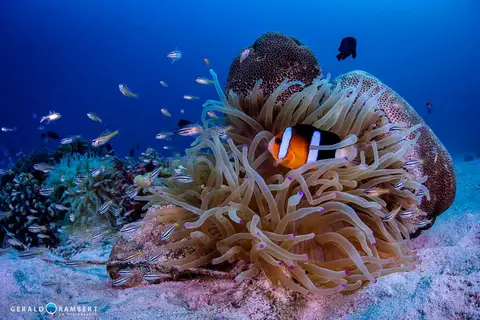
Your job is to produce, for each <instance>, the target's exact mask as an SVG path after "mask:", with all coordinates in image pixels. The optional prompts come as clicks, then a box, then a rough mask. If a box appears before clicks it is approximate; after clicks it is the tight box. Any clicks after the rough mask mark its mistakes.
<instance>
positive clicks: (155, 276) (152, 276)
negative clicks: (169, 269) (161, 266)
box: [143, 271, 172, 282]
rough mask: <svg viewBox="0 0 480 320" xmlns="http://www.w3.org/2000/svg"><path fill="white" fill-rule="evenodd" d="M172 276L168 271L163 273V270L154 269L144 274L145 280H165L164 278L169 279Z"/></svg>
mask: <svg viewBox="0 0 480 320" xmlns="http://www.w3.org/2000/svg"><path fill="white" fill-rule="evenodd" d="M171 277H172V276H171V275H170V274H168V273H161V272H158V271H153V272H149V273H145V274H144V275H143V280H145V281H149V282H150V281H158V280H163V279H169V278H171Z"/></svg>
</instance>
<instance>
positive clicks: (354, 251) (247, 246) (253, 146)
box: [137, 71, 430, 295]
mask: <svg viewBox="0 0 480 320" xmlns="http://www.w3.org/2000/svg"><path fill="white" fill-rule="evenodd" d="M211 74H212V76H213V79H214V81H215V85H216V88H217V92H218V94H219V96H220V100H221V101H220V102H218V101H207V102H206V103H205V104H204V109H203V113H202V120H203V123H204V129H205V130H204V132H203V134H202V135H201V136H200V137H199V138H198V139H197V140H196V141H195V143H194V145H193V147H192V148H190V149H188V150H187V151H186V157H184V158H183V159H182V160H181V164H182V165H183V167H185V168H186V173H187V174H189V175H191V176H192V177H193V182H191V183H181V182H178V181H176V180H174V179H172V180H165V181H164V186H160V187H152V188H150V189H149V191H150V193H152V195H148V196H142V197H138V198H137V199H138V200H143V201H149V203H148V204H147V205H146V207H148V206H151V205H154V204H157V203H161V204H173V205H175V206H176V207H175V208H162V209H158V210H152V212H151V214H150V216H149V218H150V219H151V218H153V219H154V221H155V222H156V223H160V224H164V225H165V226H164V229H166V228H169V224H172V223H178V227H177V229H176V230H175V231H174V232H173V233H172V235H171V237H170V238H169V239H168V240H167V241H166V242H163V241H161V243H160V245H159V246H158V248H156V249H157V250H158V252H160V258H159V259H158V260H159V261H162V265H164V266H170V267H173V268H175V269H176V270H177V271H181V270H185V269H188V268H196V267H201V266H205V265H208V264H213V265H217V264H221V263H223V262H225V261H228V262H231V263H232V262H234V261H236V260H244V261H248V262H250V263H251V265H250V268H249V269H248V270H246V271H243V272H241V273H240V274H238V276H237V277H236V278H235V282H236V283H240V282H242V281H243V280H245V279H248V278H252V277H254V276H256V275H258V274H259V273H260V272H261V271H263V272H264V273H265V275H266V276H267V277H268V278H269V279H270V280H271V282H272V283H273V285H279V284H281V285H283V286H285V287H288V288H290V289H292V290H294V291H297V292H301V293H304V294H308V293H313V294H316V295H328V294H334V293H337V292H340V291H351V290H355V289H358V288H359V287H360V286H361V285H362V283H363V282H365V281H370V282H375V281H376V279H377V278H378V277H380V276H383V275H386V274H390V273H394V272H402V271H409V270H412V269H413V268H414V267H415V265H416V264H418V263H419V259H418V257H417V255H416V254H415V251H414V250H413V249H412V247H411V245H410V244H409V240H410V236H409V234H410V232H413V231H414V230H416V229H417V228H418V225H422V224H424V223H425V222H423V221H422V218H423V217H425V215H426V213H425V212H423V211H421V210H419V205H420V204H421V201H422V198H423V197H425V198H426V199H429V197H430V195H429V191H428V189H427V188H426V187H425V186H424V182H425V181H426V179H427V177H425V176H416V175H415V174H414V172H413V170H411V166H409V165H406V164H405V163H406V162H407V161H406V159H407V157H408V156H409V155H410V152H411V150H412V148H413V146H415V144H416V142H417V141H418V139H419V136H420V132H419V129H420V128H421V127H422V126H423V123H417V124H416V125H414V126H411V127H409V126H408V125H407V124H405V123H395V124H392V123H390V122H389V121H388V119H387V117H386V116H385V114H384V112H383V111H382V110H381V109H380V108H379V105H378V101H379V99H380V97H381V96H382V95H383V94H384V93H385V91H386V90H387V87H386V86H385V85H383V84H381V83H377V84H375V85H374V86H372V87H371V88H370V89H369V90H367V91H366V92H363V93H362V94H359V93H360V92H361V89H362V81H363V80H362V78H360V81H359V83H358V84H357V85H356V86H355V87H353V88H352V87H348V88H343V89H342V88H341V86H340V85H338V84H337V85H336V86H335V87H333V88H331V87H330V84H329V77H327V79H324V80H320V79H315V80H314V81H313V84H311V85H310V86H306V87H304V88H303V90H301V91H298V92H295V93H293V94H292V95H290V96H289V98H288V100H286V101H285V102H282V101H281V100H279V99H277V98H278V97H279V96H281V95H282V93H284V92H285V91H288V90H289V88H290V87H291V86H303V83H301V82H299V81H292V82H289V81H288V80H287V79H285V80H284V81H283V82H282V83H281V84H280V85H279V86H278V87H277V88H276V89H275V90H274V91H273V92H272V93H271V94H270V95H268V96H264V95H263V91H262V90H260V86H261V84H262V80H258V81H257V83H256V85H255V86H254V88H253V90H252V91H251V92H250V94H248V95H237V94H235V93H234V92H233V91H229V92H228V96H225V95H224V93H223V92H222V90H221V89H220V85H219V83H218V80H217V77H216V74H215V73H214V72H213V71H211ZM208 111H215V112H221V113H224V114H225V115H226V117H227V118H228V121H229V123H230V130H228V132H227V134H228V139H226V141H225V140H222V138H223V137H224V134H223V132H221V130H220V129H219V128H215V127H212V125H211V123H210V120H207V117H206V113H207V112H208ZM300 123H302V124H308V125H313V126H315V127H316V128H318V129H322V130H327V131H332V132H335V133H336V134H338V135H339V136H340V137H341V139H342V141H341V142H340V143H339V144H337V145H334V146H331V148H332V149H333V148H334V149H338V148H343V147H348V154H346V156H345V158H340V159H327V160H320V161H317V162H314V163H309V164H306V165H304V166H302V167H300V168H298V169H295V170H287V169H285V168H281V167H275V166H273V165H272V164H271V162H272V161H273V159H272V158H271V155H270V154H269V151H268V150H267V143H268V141H269V140H270V139H272V137H273V136H274V135H275V134H277V133H279V132H281V131H282V130H284V129H285V128H286V127H288V126H292V125H295V124H300ZM419 163H421V162H418V163H417V164H419ZM400 181H402V185H403V186H402V187H400V188H399V187H398V183H399V182H400ZM162 252H163V253H164V254H163V257H164V258H161V256H162V254H161V253H162ZM172 252H173V253H172ZM166 257H168V259H167V258H166Z"/></svg>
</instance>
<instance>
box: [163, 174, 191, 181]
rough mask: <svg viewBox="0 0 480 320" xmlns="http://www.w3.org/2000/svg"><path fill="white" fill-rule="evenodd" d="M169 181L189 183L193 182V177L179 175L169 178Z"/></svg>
mask: <svg viewBox="0 0 480 320" xmlns="http://www.w3.org/2000/svg"><path fill="white" fill-rule="evenodd" d="M168 180H169V181H176V182H180V183H191V182H193V177H192V176H191V175H188V174H180V175H177V176H173V177H170V178H168Z"/></svg>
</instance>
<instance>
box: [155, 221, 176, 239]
mask: <svg viewBox="0 0 480 320" xmlns="http://www.w3.org/2000/svg"><path fill="white" fill-rule="evenodd" d="M179 225H180V224H179V223H178V222H176V223H174V224H171V225H169V226H168V227H167V228H166V229H165V230H163V231H162V234H161V235H160V239H161V240H163V241H165V240H167V239H168V238H170V236H171V235H172V233H173V231H175V229H176V228H177V227H178V226H179Z"/></svg>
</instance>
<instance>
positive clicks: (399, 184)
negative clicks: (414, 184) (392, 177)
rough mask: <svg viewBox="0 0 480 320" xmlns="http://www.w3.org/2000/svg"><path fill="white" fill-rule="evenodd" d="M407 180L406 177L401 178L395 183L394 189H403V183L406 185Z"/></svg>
mask: <svg viewBox="0 0 480 320" xmlns="http://www.w3.org/2000/svg"><path fill="white" fill-rule="evenodd" d="M407 180H408V179H407V177H403V178H402V179H400V180H399V181H398V182H397V183H395V185H394V188H395V189H397V190H401V189H403V187H404V186H405V183H407Z"/></svg>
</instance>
